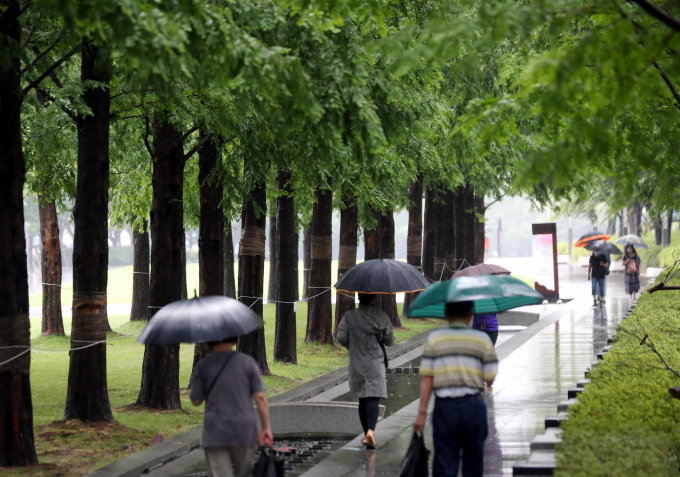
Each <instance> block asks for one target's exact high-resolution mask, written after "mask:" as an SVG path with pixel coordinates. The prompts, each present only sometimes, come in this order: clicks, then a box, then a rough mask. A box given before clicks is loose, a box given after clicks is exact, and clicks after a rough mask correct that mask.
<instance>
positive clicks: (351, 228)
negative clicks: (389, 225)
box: [333, 196, 359, 335]
mask: <svg viewBox="0 0 680 477" xmlns="http://www.w3.org/2000/svg"><path fill="white" fill-rule="evenodd" d="M342 203H343V204H344V208H343V209H342V210H340V252H339V255H338V278H340V277H341V276H342V274H343V273H345V272H346V271H347V270H349V269H350V268H352V267H353V266H354V265H356V264H357V239H358V229H359V207H358V206H357V204H356V201H354V199H353V198H351V197H348V196H343V197H342ZM354 307H355V299H354V293H347V292H341V291H338V292H337V293H336V295H335V328H333V334H334V335H337V333H338V325H339V324H340V320H341V319H342V317H343V316H344V315H345V313H347V312H348V311H350V310H353V309H354Z"/></svg>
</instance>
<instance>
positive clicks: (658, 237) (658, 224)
mask: <svg viewBox="0 0 680 477" xmlns="http://www.w3.org/2000/svg"><path fill="white" fill-rule="evenodd" d="M662 222H663V219H662V217H661V216H660V215H657V216H655V217H654V245H661V243H662V242H663V224H662Z"/></svg>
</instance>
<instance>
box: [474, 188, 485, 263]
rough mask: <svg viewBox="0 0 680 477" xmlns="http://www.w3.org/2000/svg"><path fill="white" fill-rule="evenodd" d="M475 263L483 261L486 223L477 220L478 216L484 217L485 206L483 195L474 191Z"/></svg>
mask: <svg viewBox="0 0 680 477" xmlns="http://www.w3.org/2000/svg"><path fill="white" fill-rule="evenodd" d="M474 203H475V219H474V220H475V265H479V264H480V263H484V244H485V239H486V231H485V230H484V229H485V227H486V223H485V222H484V221H483V220H479V217H478V216H482V217H484V215H485V214H486V207H485V206H484V196H483V195H481V196H480V195H477V193H476V192H475V198H474Z"/></svg>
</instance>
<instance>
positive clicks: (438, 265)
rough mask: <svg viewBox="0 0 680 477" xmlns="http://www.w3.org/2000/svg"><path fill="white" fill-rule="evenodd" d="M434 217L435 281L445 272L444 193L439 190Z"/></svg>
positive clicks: (445, 230) (442, 277) (439, 279)
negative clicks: (435, 220)
mask: <svg viewBox="0 0 680 477" xmlns="http://www.w3.org/2000/svg"><path fill="white" fill-rule="evenodd" d="M434 209H435V217H437V222H436V228H435V248H434V278H435V280H437V281H441V280H445V279H446V277H445V272H446V241H447V236H446V233H447V229H446V226H447V224H446V219H445V216H446V194H445V193H442V192H439V193H438V194H437V196H436V199H435V204H434Z"/></svg>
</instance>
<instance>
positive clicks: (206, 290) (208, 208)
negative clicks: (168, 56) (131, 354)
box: [185, 131, 224, 376]
mask: <svg viewBox="0 0 680 477" xmlns="http://www.w3.org/2000/svg"><path fill="white" fill-rule="evenodd" d="M206 135H207V133H206V132H205V131H201V138H205V137H206ZM220 167H221V158H220V151H219V149H218V148H217V145H216V144H215V143H214V142H213V141H208V142H207V143H206V144H205V145H204V146H203V147H201V148H200V149H199V150H198V185H199V190H200V207H201V208H200V213H199V214H200V223H199V228H198V288H199V289H198V294H199V295H200V296H209V295H222V294H223V293H224V213H223V212H222V208H221V207H220V202H222V196H223V192H222V185H221V184H220V182H219V180H218V178H217V175H216V174H215V173H216V171H218V170H219V169H220ZM185 256H186V252H185ZM185 276H186V271H185ZM210 351H211V348H210V347H209V346H208V345H206V344H204V343H197V344H196V346H194V365H193V367H192V376H193V371H194V370H195V369H196V365H197V364H198V362H199V361H200V360H201V358H203V357H204V356H207V355H208V354H210Z"/></svg>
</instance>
